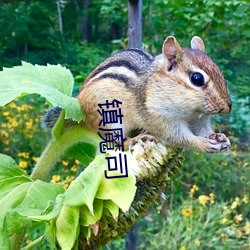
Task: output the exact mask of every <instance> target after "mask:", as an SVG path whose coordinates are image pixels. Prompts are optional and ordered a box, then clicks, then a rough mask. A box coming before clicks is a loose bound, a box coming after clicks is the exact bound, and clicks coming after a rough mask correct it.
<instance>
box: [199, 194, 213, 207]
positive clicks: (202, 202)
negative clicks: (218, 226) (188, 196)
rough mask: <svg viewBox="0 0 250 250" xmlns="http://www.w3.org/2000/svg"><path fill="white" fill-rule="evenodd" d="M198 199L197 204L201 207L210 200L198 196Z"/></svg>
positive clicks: (206, 197)
mask: <svg viewBox="0 0 250 250" xmlns="http://www.w3.org/2000/svg"><path fill="white" fill-rule="evenodd" d="M198 199H199V203H200V204H201V205H203V206H204V205H205V204H206V203H207V202H208V201H209V200H210V198H209V197H208V196H207V195H200V196H199V198H198Z"/></svg>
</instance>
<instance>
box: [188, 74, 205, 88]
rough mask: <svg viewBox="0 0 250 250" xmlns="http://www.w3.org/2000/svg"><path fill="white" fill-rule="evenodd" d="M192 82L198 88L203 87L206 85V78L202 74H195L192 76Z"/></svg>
mask: <svg viewBox="0 0 250 250" xmlns="http://www.w3.org/2000/svg"><path fill="white" fill-rule="evenodd" d="M190 81H191V82H192V83H193V84H194V85H195V86H198V87H201V86H203V85H204V83H205V82H204V77H203V75H202V74H201V73H199V72H195V73H191V74H190Z"/></svg>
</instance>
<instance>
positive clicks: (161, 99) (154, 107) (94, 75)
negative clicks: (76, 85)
mask: <svg viewBox="0 0 250 250" xmlns="http://www.w3.org/2000/svg"><path fill="white" fill-rule="evenodd" d="M204 49H205V46H204V43H203V41H202V40H201V38H199V37H197V36H196V37H193V39H192V41H191V48H181V47H180V45H179V43H178V42H177V40H176V39H175V38H174V37H172V36H170V37H168V38H167V39H166V40H165V42H164V44H163V47H162V54H161V55H159V56H156V57H155V58H154V57H153V56H151V55H150V54H148V53H146V52H144V51H142V50H139V49H127V50H123V51H121V52H118V53H116V54H114V55H112V56H111V57H109V58H108V59H106V60H105V61H104V62H103V63H101V64H100V65H99V66H97V68H95V69H94V70H93V72H91V73H90V74H89V76H88V77H87V79H86V81H85V83H84V85H83V87H82V89H81V90H80V92H79V95H78V97H77V98H78V100H79V101H80V103H81V105H82V107H83V109H84V110H85V112H86V114H87V118H86V120H85V121H84V122H83V125H84V126H86V127H87V128H89V129H91V130H94V131H98V129H99V126H98V125H99V122H100V120H101V116H100V114H99V113H98V111H97V110H98V109H99V107H98V104H104V103H105V102H106V100H108V101H109V102H112V101H113V100H114V99H116V100H118V101H120V102H122V105H121V108H122V114H123V118H122V121H123V124H122V125H120V124H119V125H120V126H122V128H123V133H124V136H125V137H127V136H128V135H129V133H130V131H131V130H134V129H142V130H144V131H146V132H147V134H150V135H152V136H154V137H155V138H156V140H158V141H160V142H162V143H163V144H168V145H172V146H178V147H195V148H198V149H200V150H203V151H207V152H218V151H220V150H222V149H226V148H228V147H229V145H230V143H229V140H228V139H227V138H226V136H225V135H223V134H215V133H214V132H213V130H212V126H211V123H210V120H209V115H210V114H217V113H220V114H226V113H229V112H230V110H231V101H230V98H229V95H228V90H227V86H226V82H225V79H224V77H223V75H222V73H221V71H220V70H219V68H218V67H217V65H216V64H215V63H214V62H213V61H212V60H211V59H210V58H209V57H208V56H207V55H205V54H204ZM201 74H202V76H203V79H204V81H203V84H200V83H202V82H198V83H199V84H198V85H197V81H194V82H195V83H196V84H194V83H192V80H191V79H193V78H197V77H198V78H200V77H201ZM195 80H197V79H195ZM105 128H115V125H113V124H106V126H105Z"/></svg>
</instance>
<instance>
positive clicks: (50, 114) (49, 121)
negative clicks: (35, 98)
mask: <svg viewBox="0 0 250 250" xmlns="http://www.w3.org/2000/svg"><path fill="white" fill-rule="evenodd" d="M61 111H62V109H61V108H60V107H58V106H56V107H54V108H51V109H48V110H46V111H45V113H44V116H43V117H42V120H41V123H42V128H43V129H45V130H51V129H52V128H53V127H54V125H55V124H56V122H57V120H58V118H59V116H60V114H61Z"/></svg>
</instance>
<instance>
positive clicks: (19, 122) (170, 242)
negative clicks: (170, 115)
mask: <svg viewBox="0 0 250 250" xmlns="http://www.w3.org/2000/svg"><path fill="white" fill-rule="evenodd" d="M89 2H90V4H89V6H88V9H87V10H83V9H82V1H80V0H76V1H63V3H62V4H61V10H62V19H63V34H61V33H60V32H59V24H58V12H57V7H56V3H55V1H3V2H2V3H1V5H0V30H1V33H0V67H6V66H14V65H18V64H20V61H21V60H25V61H29V62H31V63H34V64H42V65H47V63H50V64H57V63H60V64H61V65H63V66H67V67H68V68H70V69H71V71H72V72H73V74H74V76H75V81H76V83H77V84H78V86H81V84H82V82H83V80H84V79H86V77H87V75H88V73H89V72H90V71H91V70H92V69H93V68H94V67H95V66H97V65H98V64H99V63H100V62H101V61H102V60H103V59H104V58H106V57H107V56H108V54H110V53H111V52H112V51H115V50H117V49H118V48H119V49H121V48H125V47H127V39H126V37H127V35H126V33H127V3H126V1H121V0H119V1H111V0H105V1H101V0H93V1H89ZM84 16H87V17H88V39H87V40H86V39H85V41H83V34H82V31H83V17H84ZM248 19H249V3H248V1H238V0H237V1H236V0H235V1H234V0H232V1H216V0H212V1H207V0H203V1H199V2H197V1H196V2H195V1H193V2H192V1H191V2H190V1H187V0H181V1H171V0H164V1H163V0H154V1H152V0H144V1H143V48H144V49H146V50H148V51H149V52H151V53H153V54H157V53H160V49H161V46H162V42H163V40H164V39H165V38H166V36H168V35H175V36H176V37H177V39H178V40H179V42H180V44H181V45H184V46H185V45H186V46H188V44H189V42H190V39H191V37H192V36H193V35H199V36H201V37H202V38H203V39H204V42H205V45H206V52H207V53H208V54H209V55H210V56H211V57H212V58H213V59H214V60H215V61H216V62H217V63H218V65H219V66H220V68H221V69H222V70H223V72H224V74H225V76H226V79H227V82H228V85H229V89H230V92H231V94H232V97H233V110H232V113H231V114H230V115H229V116H227V117H216V124H219V127H218V126H217V125H216V126H217V128H220V129H221V130H222V131H223V132H224V131H226V132H227V133H228V134H230V135H231V138H230V139H231V143H232V150H231V152H227V153H225V154H219V155H208V154H203V153H198V152H193V153H190V152H188V153H186V161H185V165H184V171H183V173H182V174H180V175H179V177H178V178H176V179H175V181H174V183H173V189H172V192H168V193H167V199H168V201H170V202H169V203H170V205H167V204H165V205H164V206H163V211H164V210H165V211H169V212H168V213H164V212H162V213H161V214H159V213H158V214H157V213H156V211H154V210H152V212H151V213H150V214H148V215H147V217H146V221H145V220H144V221H143V222H142V226H141V229H140V231H145V233H144V234H141V235H140V244H139V245H140V246H139V247H140V248H142V249H143V248H147V249H159V248H160V246H163V247H166V246H167V247H168V248H169V249H175V248H176V246H178V247H180V248H181V247H191V248H192V249H196V248H198V247H199V246H198V245H199V244H201V245H200V247H199V248H201V247H203V248H214V246H215V242H216V244H217V245H218V249H219V247H220V249H228V248H230V246H234V247H235V249H237V248H238V247H242V248H243V247H244V244H245V243H246V242H247V241H246V234H247V228H248V236H249V224H247V222H246V221H245V217H246V216H249V214H248V213H249V212H247V208H246V205H244V202H243V199H244V197H245V195H246V194H247V193H248V192H249V185H250V184H249V161H250V160H249V155H248V152H249V148H248V143H249V120H250V119H249V105H250V104H249V98H248V97H249V95H250V85H249V80H250V76H249V46H250V32H249V30H250V29H249V28H250V27H249V25H250V24H249V21H248ZM17 24H18V25H17ZM112 41H113V43H112ZM62 80H63V79H62ZM39 84H40V81H39ZM0 85H1V83H0ZM19 94H22V93H19ZM19 94H18V95H19ZM70 95H71V94H70ZM7 97H9V95H8V96H7ZM0 99H1V98H0ZM1 100H3V99H1ZM27 100H28V104H26V102H27ZM46 108H47V106H45V105H44V101H43V99H39V98H38V97H37V96H35V95H33V96H32V97H21V98H20V99H19V100H18V101H16V102H15V103H13V102H12V103H10V104H9V105H7V106H5V107H3V108H1V117H0V119H1V122H0V137H1V140H0V152H3V153H6V154H11V155H12V156H13V158H14V159H15V160H16V162H17V163H18V165H19V166H20V167H21V168H23V169H25V170H26V171H27V172H28V173H30V172H31V169H32V168H33V166H34V165H35V164H36V162H37V160H38V156H39V153H40V152H41V150H42V146H43V145H45V143H46V140H47V135H46V134H45V133H44V132H41V130H40V125H39V120H40V117H41V115H42V112H43V110H45V109H46ZM59 130H60V129H59ZM57 132H58V131H57ZM57 135H58V134H57ZM59 135H60V131H59ZM86 145H90V144H86V143H84V144H82V142H81V143H80V144H79V148H78V146H77V145H75V146H73V147H72V148H71V150H69V152H68V153H69V155H71V156H73V157H76V156H77V155H78V156H77V157H76V158H77V159H78V160H80V161H82V162H83V163H85V165H88V164H89V163H90V162H91V160H92V159H93V157H94V155H95V152H94V151H95V150H94V149H93V150H89V151H87V150H86V148H87V147H86ZM236 145H238V146H236ZM76 148H78V149H79V150H78V152H76V153H75V149H76ZM73 151H74V154H72V152H73ZM82 152H85V153H86V155H85V154H82ZM79 156H80V158H79ZM1 163H2V162H1ZM12 163H13V161H12ZM0 165H1V164H0ZM5 165H8V164H5ZM85 165H84V164H82V163H81V162H79V161H75V160H72V159H71V158H70V159H69V158H67V157H64V159H62V160H60V161H59V162H58V163H57V166H56V168H55V169H54V170H53V173H52V177H51V181H52V182H53V183H60V184H61V185H63V186H64V187H65V188H67V187H68V186H69V185H70V183H71V182H72V181H73V180H74V179H75V176H78V175H79V174H80V173H81V172H82V170H83V169H84V167H85ZM6 178H7V177H6ZM27 178H28V177H27V176H25V175H23V176H22V177H17V178H15V177H14V176H12V177H11V176H10V179H8V178H7V179H8V180H6V181H3V182H2V184H1V185H2V186H1V187H3V188H4V190H6V192H4V193H3V196H4V195H5V194H7V193H8V192H9V190H11V189H12V188H14V187H16V185H21V184H22V183H23V182H26V181H27V182H28V184H25V183H24V184H25V185H27V187H28V186H29V185H30V184H29V181H28V179H27ZM10 180H11V181H10ZM12 180H13V182H12ZM194 184H196V185H197V186H198V187H199V192H200V193H199V194H200V195H203V194H207V195H208V194H209V193H215V196H216V201H215V204H210V205H209V206H208V205H206V206H205V207H204V206H203V205H200V204H199V201H198V200H196V199H194V198H193V199H192V200H191V199H190V198H189V197H187V194H188V193H189V192H190V190H192V186H193V185H194ZM25 185H24V186H23V187H25ZM23 194H25V192H24V193H23ZM2 198H3V197H2ZM245 201H246V199H245ZM225 202H227V203H225ZM228 202H231V203H228ZM233 202H236V203H237V204H238V203H239V204H241V205H237V210H236V209H231V206H232V204H233ZM104 203H105V204H102V205H101V204H99V202H98V199H94V202H93V206H94V210H95V211H97V212H96V215H95V216H96V217H94V219H93V217H91V212H90V211H89V209H88V208H87V206H85V207H84V206H82V208H81V209H82V210H81V211H80V221H81V223H82V224H83V225H84V226H85V225H86V224H88V223H90V222H91V223H92V222H93V221H91V219H93V220H96V219H97V218H99V216H100V215H99V213H101V210H102V209H104V207H108V210H109V211H110V212H111V214H112V216H113V217H115V216H116V215H117V205H115V204H114V203H112V202H111V201H110V202H109V203H106V201H105V202H104ZM192 203H193V204H192ZM228 204H231V206H230V205H228ZM246 204H247V203H246ZM248 204H249V203H248ZM191 205H192V209H194V210H192V212H193V213H192V215H193V217H187V216H185V215H183V214H182V209H185V208H187V206H188V207H191ZM225 205H227V208H228V209H227V210H223V207H224V206H225ZM185 206H186V207H185ZM60 210H61V204H60V202H58V204H57V206H55V203H53V202H52V203H51V204H50V205H49V206H48V207H47V210H46V211H47V212H45V213H47V216H48V217H49V216H50V219H52V218H54V217H55V216H56V214H58V213H59V211H60ZM52 211H53V212H52ZM82 211H83V212H82ZM226 211H227V215H226V218H227V219H228V221H227V222H226V223H224V224H223V223H220V222H218V220H219V218H221V217H222V215H225V213H226ZM83 213H86V215H87V214H88V216H87V218H88V219H87V220H86V217H84V216H83V217H82V214H83ZM239 214H242V215H243V220H242V221H241V222H240V223H239V224H237V223H236V221H235V220H234V216H235V215H239ZM44 216H45V215H44ZM160 216H161V217H160ZM48 217H47V219H48ZM8 218H9V221H11V222H13V221H14V220H15V221H16V222H17V224H18V223H19V224H20V225H19V226H21V225H25V224H26V221H25V220H24V221H21V219H20V216H19V214H17V213H10V214H8ZM44 218H46V217H44ZM191 218H192V220H191ZM207 218H209V220H208V222H207V224H206V229H207V230H206V231H207V232H208V233H207V235H205V230H203V226H204V225H205V222H206V221H207ZM222 219H223V218H222ZM86 221H87V222H86ZM37 223H38V224H37ZM244 223H245V224H244ZM15 225H16V224H13V227H10V228H14V227H15ZM177 225H178V227H177ZM190 225H192V229H191V230H190ZM247 225H248V227H247ZM38 227H40V229H38ZM17 228H18V225H17ZM145 229H147V230H145ZM44 230H45V228H44V227H42V226H41V223H40V222H32V225H30V228H29V231H28V232H29V237H28V243H30V240H35V239H38V242H36V241H34V242H32V243H31V245H30V247H31V246H32V244H36V243H39V241H41V240H43V246H44V249H46V245H45V244H44V239H43V236H41V235H42V234H43V233H44ZM90 234H91V231H89V230H86V235H88V236H90ZM155 234H156V235H155ZM46 235H47V238H48V239H50V242H54V241H55V232H54V225H53V224H51V225H50V227H47V229H46ZM0 237H4V235H2V234H0ZM165 239H166V240H165ZM175 239H176V240H175ZM210 239H212V240H213V241H210ZM199 242H200V243H199ZM164 244H165V245H164ZM197 244H198V245H197ZM50 246H51V245H50ZM50 246H49V245H48V246H47V249H48V248H50ZM52 246H53V244H52ZM123 247H124V240H122V241H120V242H115V243H113V244H111V245H110V246H109V249H121V248H123ZM246 248H247V247H246ZM39 249H40V248H39ZM183 249H184V248H183ZM243 249H244V248H243Z"/></svg>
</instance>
